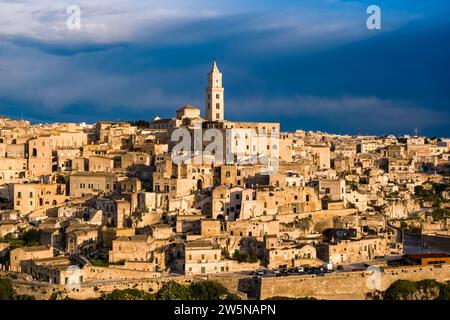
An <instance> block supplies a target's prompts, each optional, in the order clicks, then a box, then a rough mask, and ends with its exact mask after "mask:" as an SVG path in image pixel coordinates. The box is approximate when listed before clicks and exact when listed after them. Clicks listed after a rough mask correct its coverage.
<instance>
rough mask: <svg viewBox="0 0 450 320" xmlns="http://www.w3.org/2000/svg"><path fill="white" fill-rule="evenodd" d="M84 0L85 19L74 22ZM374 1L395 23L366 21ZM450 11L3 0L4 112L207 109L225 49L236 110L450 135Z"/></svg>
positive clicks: (239, 115)
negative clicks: (72, 10)
mask: <svg viewBox="0 0 450 320" xmlns="http://www.w3.org/2000/svg"><path fill="white" fill-rule="evenodd" d="M66 2H67V3H66ZM73 3H77V4H79V5H80V7H81V10H82V15H81V18H82V20H81V21H82V29H81V30H72V31H71V30H67V28H66V27H65V25H66V24H65V22H66V18H67V14H66V6H67V4H73ZM369 4H377V5H379V6H380V8H381V10H382V11H381V12H382V29H381V30H368V29H367V28H366V19H367V17H368V14H367V13H366V9H367V6H368V5H369ZM449 17H450V2H449V1H447V0H433V1H419V0H410V1H405V0H389V1H343V0H341V1H339V0H305V1H280V0H277V1H275V0H268V1H255V0H248V1H237V0H229V1H220V0H209V1H207V0H196V1H193V0H189V1H188V0H185V1H181V0H175V1H173V0H172V1H160V0H157V1H153V0H148V1H144V0H135V1H131V0H129V1H124V0H110V1H106V0H90V1H88V0H82V1H81V0H80V1H70V3H69V2H68V1H56V0H39V1H31V0H22V1H10V0H8V1H6V0H0V114H3V115H6V116H11V117H16V118H18V117H19V118H20V117H21V116H22V114H23V117H24V118H27V119H31V120H33V121H35V122H46V121H86V122H95V121H98V120H116V119H120V120H133V119H151V118H153V117H154V116H156V115H159V116H161V117H172V116H174V113H175V110H176V109H177V108H178V107H180V106H181V105H183V104H186V103H192V104H195V105H198V106H199V107H201V108H202V109H203V93H204V87H205V83H206V73H207V72H208V70H209V68H210V65H211V61H212V59H213V57H216V59H217V60H218V65H219V68H220V69H221V71H222V72H223V74H224V86H225V117H226V118H227V119H229V120H248V121H280V122H281V124H282V129H284V130H294V129H306V130H322V131H329V132H335V133H350V134H355V133H357V132H358V130H360V132H362V133H375V134H387V133H394V134H402V133H412V132H413V130H414V128H418V129H419V130H420V132H421V133H422V134H425V135H428V136H447V137H448V136H450V112H449V109H450V90H449V89H450V76H449V71H450V41H449V40H450V20H449Z"/></svg>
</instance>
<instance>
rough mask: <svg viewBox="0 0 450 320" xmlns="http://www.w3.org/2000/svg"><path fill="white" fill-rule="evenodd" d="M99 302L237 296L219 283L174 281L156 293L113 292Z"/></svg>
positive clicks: (229, 298) (237, 297)
mask: <svg viewBox="0 0 450 320" xmlns="http://www.w3.org/2000/svg"><path fill="white" fill-rule="evenodd" d="M100 299H101V300H239V299H240V298H239V296H237V295H235V294H233V293H231V292H229V291H228V289H227V288H225V287H224V286H223V285H221V284H220V283H217V282H214V281H200V282H195V283H192V284H190V285H182V284H179V283H177V282H174V281H170V282H167V283H166V284H164V285H163V286H162V288H161V289H160V290H159V291H158V292H157V293H154V294H153V293H148V292H145V291H143V290H138V289H125V290H114V291H113V292H111V293H105V294H103V295H102V297H101V298H100Z"/></svg>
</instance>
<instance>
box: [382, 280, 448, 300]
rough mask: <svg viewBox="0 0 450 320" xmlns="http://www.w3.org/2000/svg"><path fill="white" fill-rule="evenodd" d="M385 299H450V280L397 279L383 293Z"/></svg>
mask: <svg viewBox="0 0 450 320" xmlns="http://www.w3.org/2000/svg"><path fill="white" fill-rule="evenodd" d="M383 298H384V300H450V282H447V283H440V282H437V281H436V280H422V281H417V282H413V281H409V280H397V281H395V282H393V283H392V284H391V285H390V286H389V288H388V289H387V290H386V291H385V292H384V293H383Z"/></svg>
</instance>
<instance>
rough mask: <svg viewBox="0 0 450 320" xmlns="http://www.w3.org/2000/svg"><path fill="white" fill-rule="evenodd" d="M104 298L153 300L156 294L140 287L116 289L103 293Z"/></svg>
mask: <svg viewBox="0 0 450 320" xmlns="http://www.w3.org/2000/svg"><path fill="white" fill-rule="evenodd" d="M101 299H102V300H153V299H154V296H153V295H152V294H150V293H147V292H145V291H142V290H138V289H124V290H118V289H116V290H114V291H113V292H111V293H106V294H103V296H102V298H101Z"/></svg>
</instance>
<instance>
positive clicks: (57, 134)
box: [0, 61, 450, 298]
mask: <svg viewBox="0 0 450 320" xmlns="http://www.w3.org/2000/svg"><path fill="white" fill-rule="evenodd" d="M206 80H207V81H206V89H205V93H204V94H205V105H204V106H203V107H202V109H204V110H203V111H202V110H201V108H199V107H196V106H193V105H190V104H188V105H185V106H181V107H179V108H178V109H176V108H177V106H174V110H175V109H176V111H175V112H174V115H173V118H167V119H165V118H160V117H158V116H156V115H149V119H146V120H145V121H144V120H143V121H136V122H123V121H99V122H97V123H94V124H86V123H50V124H34V123H33V124H32V123H30V122H29V121H26V120H13V119H9V118H6V117H1V118H0V269H1V271H0V272H1V274H2V275H3V276H6V277H10V278H11V279H13V283H15V285H17V290H22V292H23V293H27V294H29V295H35V296H39V294H40V291H42V290H44V289H39V290H37V289H31V288H37V287H40V288H41V287H42V288H47V287H49V286H50V287H51V288H60V289H58V290H60V291H63V290H66V292H75V293H73V294H74V296H75V297H77V296H76V292H81V293H82V294H81V293H80V296H79V297H82V298H86V297H89V296H96V294H97V293H98V292H108V291H112V290H113V289H114V288H126V287H131V286H132V287H135V288H142V289H143V288H146V289H148V288H149V287H148V286H147V287H146V286H145V285H144V284H149V283H151V286H152V288H153V289H154V290H157V289H158V288H159V287H160V285H161V283H163V282H164V281H166V280H167V279H170V280H174V281H186V279H191V280H192V279H216V280H217V281H221V282H222V283H224V284H225V285H227V286H229V287H230V288H231V289H233V290H234V291H236V292H237V293H238V294H240V295H242V293H243V292H245V293H247V296H245V295H244V297H247V298H248V297H251V296H252V294H251V293H249V292H250V291H251V289H245V288H244V289H242V287H243V286H242V285H235V281H237V280H236V279H237V278H238V279H242V278H246V279H263V280H264V279H265V278H268V279H270V281H273V283H275V281H289V279H294V278H295V279H297V278H301V277H304V278H305V279H306V278H311V277H316V278H317V277H321V276H324V275H338V274H340V273H346V272H348V273H352V272H361V271H362V270H365V269H366V268H367V267H368V266H380V267H386V268H388V267H389V268H396V267H397V268H403V267H406V266H412V265H417V264H419V265H425V266H428V267H430V266H431V267H435V266H442V265H447V264H449V263H450V256H449V253H450V231H449V229H450V160H449V157H450V138H444V137H441V138H438V137H433V138H431V137H423V136H420V135H418V134H413V135H403V136H394V135H385V136H367V135H337V134H331V133H325V132H312V131H303V130H296V131H295V132H284V131H281V126H280V123H277V122H271V123H270V122H236V121H229V120H225V114H226V113H225V98H224V97H225V90H224V88H223V85H222V73H221V72H220V70H219V67H218V65H217V63H216V62H215V61H214V62H213V64H212V67H211V70H210V71H209V73H208V75H207V79H206ZM152 116H153V118H152ZM255 118H257V115H255ZM186 135H187V136H189V137H192V139H189V141H188V142H187V143H185V144H184V148H183V150H181V151H180V141H181V140H182V139H183V138H185V136H186ZM196 135H199V136H201V137H202V138H201V140H200V141H197V140H198V139H196V138H195V137H196ZM213 137H214V139H213ZM211 141H214V142H216V147H217V148H214V150H212V151H211V149H212V148H209V146H210V145H209V144H208V143H209V142H211ZM185 142H186V141H185ZM186 146H187V147H186ZM224 150H225V151H224ZM206 151H208V152H206ZM180 158H181V160H180ZM176 160H177V161H176ZM193 281H195V280H193ZM258 281H259V280H258ZM71 286H75V287H71ZM149 286H150V285H149ZM233 286H234V287H233ZM241 289H242V290H241ZM83 290H84V291H83ZM246 290H247V291H246ZM68 295H70V294H68ZM253 297H261V295H259V296H258V294H255V295H253Z"/></svg>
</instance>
